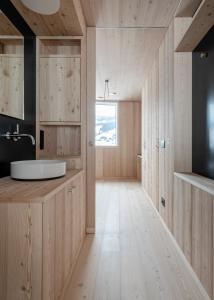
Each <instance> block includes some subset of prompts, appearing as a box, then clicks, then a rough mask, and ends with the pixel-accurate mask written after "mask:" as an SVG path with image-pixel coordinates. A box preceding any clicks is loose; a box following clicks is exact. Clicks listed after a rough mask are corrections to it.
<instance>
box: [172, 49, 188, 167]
mask: <svg viewBox="0 0 214 300" xmlns="http://www.w3.org/2000/svg"><path fill="white" fill-rule="evenodd" d="M174 80H175V88H174V109H175V113H174V116H175V118H174V138H175V141H176V143H175V147H174V170H175V171H176V172H192V53H175V54H174Z"/></svg>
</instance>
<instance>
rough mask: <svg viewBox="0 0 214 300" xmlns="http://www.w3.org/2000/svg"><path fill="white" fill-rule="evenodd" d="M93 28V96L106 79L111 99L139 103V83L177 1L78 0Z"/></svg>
mask: <svg viewBox="0 0 214 300" xmlns="http://www.w3.org/2000/svg"><path fill="white" fill-rule="evenodd" d="M81 2H82V7H83V12H84V15H85V19H86V24H87V26H92V27H97V63H96V69H97V75H96V77H97V79H96V83H97V88H96V89H97V97H100V96H101V97H102V96H103V94H104V82H105V79H109V87H110V92H116V93H117V95H116V96H110V97H109V99H112V100H140V99H141V87H142V83H143V80H144V78H145V76H146V74H147V72H148V70H149V68H150V67H151V64H152V62H153V60H154V58H155V55H156V53H157V51H158V48H159V46H160V44H161V41H162V39H163V37H164V34H165V32H166V28H167V27H168V26H169V24H170V21H171V20H172V18H173V15H174V14H175V11H176V9H177V7H178V5H179V3H180V0H81Z"/></svg>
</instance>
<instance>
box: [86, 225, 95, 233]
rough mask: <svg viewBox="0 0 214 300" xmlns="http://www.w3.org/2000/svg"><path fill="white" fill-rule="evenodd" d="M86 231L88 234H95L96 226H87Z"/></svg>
mask: <svg viewBox="0 0 214 300" xmlns="http://www.w3.org/2000/svg"><path fill="white" fill-rule="evenodd" d="M86 233H87V234H94V233H95V228H94V227H88V228H86Z"/></svg>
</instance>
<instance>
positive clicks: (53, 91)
mask: <svg viewBox="0 0 214 300" xmlns="http://www.w3.org/2000/svg"><path fill="white" fill-rule="evenodd" d="M40 121H46V122H48V121H49V122H57V121H58V122H60V121H62V122H63V121H64V122H65V121H67V122H69V121H70V122H71V121H73V122H75V121H77V122H78V121H80V58H69V57H64V58H62V57H61V58H60V57H49V58H48V57H41V58H40Z"/></svg>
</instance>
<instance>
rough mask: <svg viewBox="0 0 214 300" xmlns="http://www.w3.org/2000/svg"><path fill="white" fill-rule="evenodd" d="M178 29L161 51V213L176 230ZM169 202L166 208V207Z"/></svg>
mask: <svg viewBox="0 0 214 300" xmlns="http://www.w3.org/2000/svg"><path fill="white" fill-rule="evenodd" d="M173 70H174V26H173V23H171V25H170V27H169V29H168V31H167V33H166V35H165V38H164V40H163V43H162V44H161V47H160V49H159V211H160V214H161V216H162V217H163V219H164V221H165V222H166V224H167V226H168V227H169V229H170V230H171V229H172V201H173V171H174V156H173V147H174V146H173V143H174V139H173V136H174V132H173V113H174V73H173V72H174V71H173ZM161 142H163V143H164V145H162V146H161ZM162 199H164V200H165V207H164V206H163V205H162V201H161V200H162Z"/></svg>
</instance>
